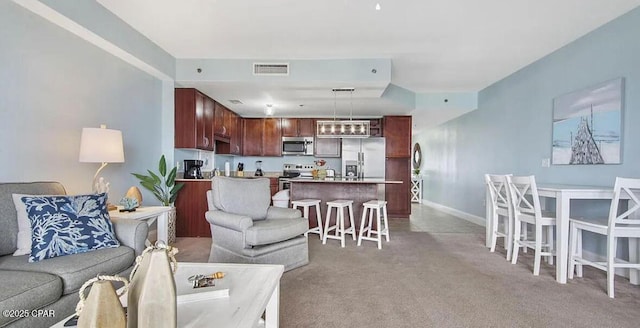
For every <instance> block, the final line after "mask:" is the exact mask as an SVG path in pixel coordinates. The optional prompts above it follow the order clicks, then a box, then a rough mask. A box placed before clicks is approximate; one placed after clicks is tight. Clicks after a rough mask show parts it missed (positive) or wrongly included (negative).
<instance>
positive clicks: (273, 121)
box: [262, 118, 282, 156]
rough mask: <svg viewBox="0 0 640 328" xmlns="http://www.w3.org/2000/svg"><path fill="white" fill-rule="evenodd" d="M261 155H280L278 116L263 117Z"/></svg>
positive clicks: (280, 131) (280, 135) (280, 132)
mask: <svg viewBox="0 0 640 328" xmlns="http://www.w3.org/2000/svg"><path fill="white" fill-rule="evenodd" d="M263 131H264V132H263V134H262V136H263V139H262V156H282V128H281V124H280V119H279V118H265V119H264V130H263Z"/></svg>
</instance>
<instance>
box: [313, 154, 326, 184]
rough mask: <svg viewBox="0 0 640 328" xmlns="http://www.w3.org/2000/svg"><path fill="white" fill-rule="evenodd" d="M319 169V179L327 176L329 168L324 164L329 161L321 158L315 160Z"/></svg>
mask: <svg viewBox="0 0 640 328" xmlns="http://www.w3.org/2000/svg"><path fill="white" fill-rule="evenodd" d="M315 164H316V167H317V171H318V179H320V180H324V179H325V178H326V177H327V168H326V167H325V166H324V165H325V164H327V161H325V160H324V159H319V160H317V161H315Z"/></svg>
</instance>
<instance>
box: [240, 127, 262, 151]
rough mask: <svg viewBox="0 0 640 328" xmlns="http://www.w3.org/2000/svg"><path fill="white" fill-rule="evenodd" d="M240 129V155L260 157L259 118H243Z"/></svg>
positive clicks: (260, 131) (260, 129)
mask: <svg viewBox="0 0 640 328" xmlns="http://www.w3.org/2000/svg"><path fill="white" fill-rule="evenodd" d="M243 121H244V124H243V128H242V155H244V156H262V127H263V122H262V119H261V118H245V119H244V120H243Z"/></svg>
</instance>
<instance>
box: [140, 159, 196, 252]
mask: <svg viewBox="0 0 640 328" xmlns="http://www.w3.org/2000/svg"><path fill="white" fill-rule="evenodd" d="M177 171H178V168H177V167H174V168H173V169H171V171H169V173H168V174H167V161H166V160H165V158H164V155H162V157H160V162H159V163H158V173H159V174H156V173H154V172H152V171H151V170H147V172H149V175H144V174H138V173H131V174H133V175H134V176H135V177H136V178H138V180H140V184H141V185H142V186H143V187H144V188H145V189H147V190H149V191H151V193H153V195H154V196H156V198H157V199H158V200H159V201H160V202H161V203H162V205H164V206H171V211H169V220H168V221H169V227H168V228H169V229H168V231H169V240H167V241H166V242H167V243H168V244H173V243H174V242H175V238H176V208H175V207H174V206H173V203H174V202H175V201H176V197H178V191H180V189H182V187H184V183H181V182H180V183H176V174H177Z"/></svg>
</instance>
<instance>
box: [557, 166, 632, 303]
mask: <svg viewBox="0 0 640 328" xmlns="http://www.w3.org/2000/svg"><path fill="white" fill-rule="evenodd" d="M639 198H640V179H628V178H619V177H618V178H616V183H615V186H614V187H613V200H612V201H611V207H610V208H609V217H608V218H595V219H584V218H580V219H578V218H570V219H569V245H570V249H569V272H568V277H569V279H573V274H574V270H576V275H577V276H578V277H582V265H584V264H586V265H589V266H592V267H594V268H598V269H600V270H604V271H606V272H607V293H608V294H609V297H611V298H613V297H614V288H613V281H614V278H615V269H616V268H628V269H629V270H632V269H635V270H640V263H630V262H629V261H625V260H623V259H620V258H617V256H616V248H617V245H618V238H640V219H638V218H637V215H638V214H640V213H639V212H640V211H638V210H639V209H640V200H639ZM621 199H628V206H627V209H626V211H624V212H622V213H621V214H618V213H619V212H621V211H622V210H624V209H622V210H620V209H619V205H620V200H621ZM583 231H589V232H592V233H597V234H600V235H603V236H606V237H607V259H606V261H592V260H588V259H585V258H584V257H582V232H583ZM629 244H630V245H631V244H633V245H636V244H635V243H631V242H630V243H629ZM636 251H637V250H633V249H631V247H630V249H629V253H634V252H636ZM630 257H631V256H630Z"/></svg>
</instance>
